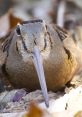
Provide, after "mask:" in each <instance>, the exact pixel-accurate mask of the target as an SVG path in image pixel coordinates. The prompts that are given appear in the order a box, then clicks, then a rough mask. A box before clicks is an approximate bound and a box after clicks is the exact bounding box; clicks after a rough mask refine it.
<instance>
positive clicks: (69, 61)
mask: <svg viewBox="0 0 82 117" xmlns="http://www.w3.org/2000/svg"><path fill="white" fill-rule="evenodd" d="M65 39H69V40H70V39H71V37H70V36H69V34H67V32H65V31H63V30H62V29H60V28H59V27H57V26H55V27H53V26H52V27H51V26H49V25H46V24H45V23H44V22H43V21H42V20H33V21H29V22H24V23H22V24H20V25H19V27H17V28H16V30H14V31H13V34H12V37H11V38H10V39H8V41H5V42H3V46H2V50H3V53H5V52H6V53H7V56H6V58H5V62H4V65H2V68H4V69H5V73H6V77H8V78H9V81H10V82H11V83H12V84H13V86H14V87H15V88H27V90H28V91H32V90H35V89H38V88H40V84H39V80H38V78H37V77H38V76H40V72H38V71H37V72H38V74H39V75H38V76H37V72H36V70H35V67H34V59H33V58H34V57H33V56H34V50H33V49H34V47H35V46H37V47H38V48H39V52H40V55H41V57H42V63H43V69H44V74H45V80H46V85H47V89H48V90H53V91H56V90H58V89H60V88H61V87H63V86H64V85H65V84H66V83H67V82H68V81H70V80H71V79H72V77H73V75H74V73H75V71H76V68H77V60H76V58H75V56H74V54H73V53H72V51H71V50H69V48H66V47H65V45H64V40H65ZM9 40H10V41H9ZM35 66H36V67H37V66H38V63H36V64H35ZM4 69H3V70H4ZM43 80H44V79H43Z"/></svg>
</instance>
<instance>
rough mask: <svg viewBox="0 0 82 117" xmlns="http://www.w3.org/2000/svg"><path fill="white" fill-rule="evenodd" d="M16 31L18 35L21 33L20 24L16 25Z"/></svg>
mask: <svg viewBox="0 0 82 117" xmlns="http://www.w3.org/2000/svg"><path fill="white" fill-rule="evenodd" d="M16 32H17V35H18V36H20V35H21V31H20V27H19V25H18V26H17V27H16Z"/></svg>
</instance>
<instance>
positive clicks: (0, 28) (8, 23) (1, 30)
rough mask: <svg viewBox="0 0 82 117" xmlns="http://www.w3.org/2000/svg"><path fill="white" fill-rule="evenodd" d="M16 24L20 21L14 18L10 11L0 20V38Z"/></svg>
mask: <svg viewBox="0 0 82 117" xmlns="http://www.w3.org/2000/svg"><path fill="white" fill-rule="evenodd" d="M18 22H22V20H21V19H19V18H17V17H15V16H14V15H13V14H12V10H11V9H10V10H9V11H8V12H7V13H6V14H5V15H4V16H2V17H1V18H0V37H3V36H5V35H6V34H8V32H9V31H10V30H11V29H13V28H14V27H15V26H16V24H17V23H18Z"/></svg>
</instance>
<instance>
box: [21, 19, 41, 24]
mask: <svg viewBox="0 0 82 117" xmlns="http://www.w3.org/2000/svg"><path fill="white" fill-rule="evenodd" d="M36 22H40V23H42V22H43V20H41V19H37V20H29V21H24V22H22V23H21V24H22V25H23V24H28V23H36Z"/></svg>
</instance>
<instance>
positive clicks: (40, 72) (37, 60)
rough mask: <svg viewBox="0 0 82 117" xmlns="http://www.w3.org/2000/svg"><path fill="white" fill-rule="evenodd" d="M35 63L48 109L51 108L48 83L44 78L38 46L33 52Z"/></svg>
mask: <svg viewBox="0 0 82 117" xmlns="http://www.w3.org/2000/svg"><path fill="white" fill-rule="evenodd" d="M33 62H34V66H35V68H36V72H37V75H38V78H39V82H40V86H41V90H42V93H43V96H44V99H45V104H46V106H47V107H49V99H48V92H47V86H46V81H45V76H44V70H43V65H42V58H41V55H40V51H39V49H38V47H37V46H35V47H34V50H33Z"/></svg>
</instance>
